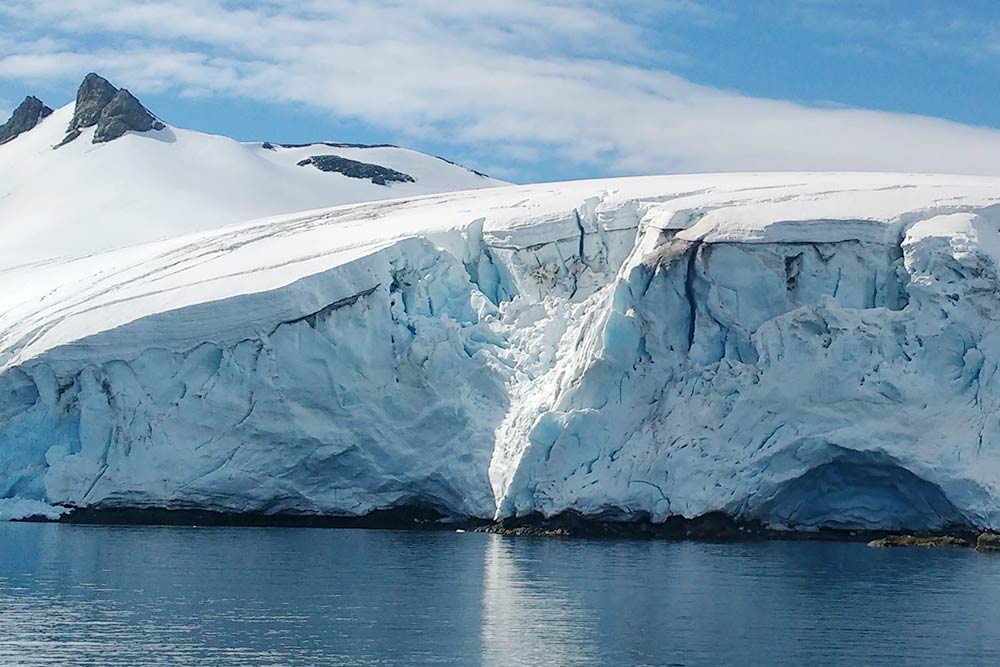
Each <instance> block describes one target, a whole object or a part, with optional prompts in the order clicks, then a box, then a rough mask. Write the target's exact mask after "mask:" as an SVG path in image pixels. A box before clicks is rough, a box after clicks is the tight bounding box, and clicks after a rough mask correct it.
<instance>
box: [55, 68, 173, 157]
mask: <svg viewBox="0 0 1000 667" xmlns="http://www.w3.org/2000/svg"><path fill="white" fill-rule="evenodd" d="M95 125H96V129H95V130H94V139H93V143H95V144H100V143H104V142H108V141H113V140H115V139H117V138H118V137H120V136H122V135H123V134H125V133H126V132H129V131H132V132H148V131H150V130H162V129H163V128H164V127H166V126H165V125H164V124H163V123H161V122H160V121H158V120H156V117H155V116H153V114H151V113H150V112H149V111H148V110H147V109H146V107H144V106H142V103H141V102H139V100H138V99H136V97H135V96H134V95H132V93H130V92H129V91H127V90H125V89H124V88H122V89H121V90H119V89H118V88H115V87H114V86H113V85H111V83H110V82H109V81H108V80H107V79H105V78H104V77H102V76H100V75H98V74H94V73H93V72H91V73H90V74H88V75H87V76H86V77H84V79H83V83H81V84H80V88H79V90H78V91H77V93H76V108H75V109H74V110H73V119H72V120H71V121H70V123H69V127H68V128H67V129H66V132H67V134H66V138H65V139H63V140H62V142H61V143H60V144H59V146H63V145H65V144H68V143H69V142H71V141H73V140H74V139H76V138H77V137H78V136H80V132H81V130H83V129H84V128H88V127H94V126H95ZM59 146H57V147H56V148H58V147H59Z"/></svg>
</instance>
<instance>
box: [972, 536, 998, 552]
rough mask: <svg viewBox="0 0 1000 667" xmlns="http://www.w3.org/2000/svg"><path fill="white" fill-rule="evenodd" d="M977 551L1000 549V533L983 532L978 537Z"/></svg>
mask: <svg viewBox="0 0 1000 667" xmlns="http://www.w3.org/2000/svg"><path fill="white" fill-rule="evenodd" d="M976 551H1000V533H991V532H985V533H983V534H981V535H980V536H979V537H978V538H977V539H976Z"/></svg>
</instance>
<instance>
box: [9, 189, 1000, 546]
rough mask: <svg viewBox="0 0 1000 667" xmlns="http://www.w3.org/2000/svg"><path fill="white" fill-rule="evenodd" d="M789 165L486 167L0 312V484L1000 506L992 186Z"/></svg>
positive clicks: (566, 504) (662, 508)
mask: <svg viewBox="0 0 1000 667" xmlns="http://www.w3.org/2000/svg"><path fill="white" fill-rule="evenodd" d="M706 178H707V177H706ZM719 178H720V177H716V179H719ZM722 178H725V177H722ZM775 178H777V177H775ZM801 178H804V177H801V176H797V177H796V179H801ZM859 178H860V177H859ZM901 178H902V177H901ZM785 179H786V180H784V181H780V182H779V183H778V185H775V184H773V183H767V184H764V185H760V184H756V185H757V187H753V188H737V187H735V185H734V186H732V187H730V188H729V189H726V188H718V187H716V188H715V189H713V188H712V187H703V188H695V187H686V188H685V187H681V186H680V185H677V184H673V183H671V184H670V185H671V187H670V188H664V187H663V186H662V185H661V191H659V192H656V193H655V194H648V193H645V192H643V193H640V194H637V195H632V194H629V193H628V192H625V193H624V194H621V193H619V192H617V190H616V189H613V188H606V187H598V186H597V185H596V184H595V185H590V186H589V188H590V190H591V191H587V192H577V191H575V190H574V191H570V192H569V193H568V194H567V193H566V192H561V193H559V196H560V197H562V198H561V199H559V201H558V202H557V203H556V204H553V205H552V206H550V207H549V208H546V206H545V204H544V197H539V199H541V200H542V203H541V204H538V205H537V206H538V207H539V208H540V209H541V210H537V211H533V210H530V209H531V206H532V204H531V202H532V199H531V197H530V196H529V197H527V198H523V197H522V194H523V192H522V193H509V194H507V195H503V194H497V192H502V191H494V193H493V194H491V195H489V196H490V197H493V198H494V199H495V200H496V202H498V203H495V205H494V203H489V202H487V203H486V204H484V205H483V206H480V207H477V206H475V205H470V202H469V201H464V202H463V204H462V211H461V216H460V217H459V218H457V220H459V222H458V223H456V224H453V225H452V224H449V225H443V226H441V225H439V226H436V227H431V228H426V229H422V230H420V231H419V233H409V232H408V233H406V234H402V235H400V237H399V238H396V239H392V240H389V241H386V242H380V243H379V244H378V245H377V247H372V248H371V250H370V251H366V252H364V253H360V254H358V255H356V256H352V257H351V258H350V259H348V260H346V261H343V262H335V263H332V264H331V265H329V266H324V267H321V268H320V270H316V267H313V266H312V265H310V268H309V269H308V270H307V271H303V273H304V274H305V275H302V276H301V277H297V278H296V279H295V280H292V281H290V282H288V281H285V282H284V284H281V285H277V286H274V287H273V288H272V289H266V290H259V291H258V290H249V291H247V292H246V293H241V294H238V295H234V296H231V297H229V298H226V299H223V300H218V299H215V300H211V299H210V300H205V301H204V302H203V303H194V304H184V305H181V306H180V307H176V308H173V309H170V308H163V309H153V311H151V312H148V313H146V314H144V315H143V316H142V317H138V318H136V319H133V320H131V321H126V322H123V323H120V324H118V323H116V324H115V325H114V326H110V327H108V328H106V329H102V328H101V327H99V326H97V327H92V329H93V331H90V332H89V333H88V334H87V335H79V336H78V337H76V338H72V337H70V338H71V340H69V341H68V342H60V343H59V344H53V345H50V346H48V347H46V346H44V345H42V344H41V343H40V342H39V341H43V340H45V336H51V337H55V338H54V339H55V340H58V341H62V340H63V339H64V338H65V337H66V334H65V333H62V334H59V335H61V336H63V338H59V337H58V336H56V333H57V332H58V331H60V329H59V327H62V330H65V329H66V328H68V327H70V326H71V324H72V323H73V322H76V321H84V320H83V319H81V318H88V317H91V314H89V311H87V312H86V313H85V312H84V310H83V309H82V306H81V307H79V308H78V310H76V311H72V312H71V311H70V309H69V308H68V307H63V308H62V310H59V309H57V310H56V314H55V315H53V316H51V317H49V318H48V319H47V320H45V323H44V324H39V325H36V326H35V328H33V329H32V330H31V331H30V335H27V334H25V332H24V331H22V330H18V331H16V332H13V330H10V331H7V332H0V340H4V339H5V340H8V341H12V342H9V343H7V355H6V362H5V363H6V365H5V367H4V369H5V370H4V371H3V373H2V374H0V498H4V499H7V501H8V502H11V503H13V502H15V501H17V502H22V503H23V502H29V503H47V504H50V505H56V506H58V505H68V506H93V507H115V506H126V507H137V506H138V507H169V508H206V509H214V510H221V511H237V512H265V513H276V512H294V513H327V514H340V515H345V514H346V515H359V514H364V513H367V512H370V511H372V510H375V509H382V508H391V507H400V506H407V505H421V506H427V507H432V508H435V509H438V510H439V511H441V512H443V513H446V514H452V515H458V516H475V517H494V516H496V517H505V516H513V515H525V514H528V513H532V512H541V513H543V514H546V515H552V514H556V513H559V512H562V511H567V510H572V511H576V512H580V513H583V514H587V515H600V516H603V517H610V518H618V519H622V520H630V519H638V518H647V517H648V518H651V519H653V520H663V519H666V518H667V517H669V516H671V515H678V514H680V515H685V516H689V517H690V516H695V515H698V514H702V513H705V512H709V511H714V510H722V511H725V512H727V513H729V514H731V515H734V516H738V517H742V518H757V519H761V520H762V521H764V522H766V523H768V524H770V525H773V526H778V527H788V528H793V529H800V530H810V529H815V528H818V527H821V526H830V527H840V528H944V527H949V526H956V525H976V526H991V527H1000V504H998V495H1000V458H998V453H1000V430H998V429H1000V414H998V412H997V406H996V400H995V399H994V396H997V395H998V393H997V387H996V385H995V382H996V379H995V378H996V373H997V367H998V364H1000V339H998V334H997V333H996V331H997V327H996V326H995V323H996V322H997V320H998V319H1000V313H998V306H1000V300H998V289H1000V282H998V276H997V258H998V256H1000V252H998V251H1000V233H998V229H1000V214H998V213H997V210H996V209H995V208H994V206H995V201H996V199H995V198H994V197H993V196H992V194H991V192H992V191H993V190H992V188H994V187H995V185H996V184H992V183H991V184H988V185H989V187H986V188H981V190H982V191H983V192H984V193H985V194H983V193H981V192H980V191H979V190H976V188H974V187H970V186H967V185H964V184H961V183H960V184H959V185H958V186H956V191H957V192H958V193H959V194H957V195H956V194H954V193H953V192H951V193H950V194H949V192H943V191H941V190H940V189H935V188H934V187H931V186H929V185H926V184H916V185H911V184H906V183H904V184H903V185H901V186H900V185H893V186H892V187H885V188H882V189H880V188H876V187H865V183H864V181H863V179H862V185H861V186H860V187H859V186H856V185H852V187H850V188H849V187H846V186H844V185H843V184H841V183H835V184H834V185H835V186H837V187H831V186H830V185H829V184H828V183H820V184H818V185H817V184H809V183H807V186H808V187H805V188H804V189H803V186H802V185H801V183H799V182H798V180H796V179H792V180H791V181H789V180H788V177H787V176H786V177H785ZM807 180H808V179H807ZM717 184H718V181H716V182H715V183H714V185H716V186H717ZM710 185H712V183H710ZM779 186H781V187H785V188H786V189H790V191H788V192H780V191H779V192H775V190H776V189H778V188H779ZM820 186H822V187H820ZM535 187H538V186H535ZM580 187H583V186H580ZM644 187H645V185H644ZM935 187H936V186H935ZM908 188H915V189H916V190H918V191H919V192H918V193H917V194H921V193H922V194H921V196H916V195H914V194H913V193H908V192H907V189H908ZM921 188H922V189H921ZM859 189H860V190H861V191H862V192H863V193H864V196H863V197H860V198H859V196H858V194H857V192H858V190H859ZM662 190H665V191H666V193H664V192H663V191H662ZM965 191H972V193H973V194H972V195H966V194H964V192H965ZM530 194H531V193H530V192H529V195H530ZM945 195H948V196H945ZM498 197H499V199H496V198H498ZM504 197H507V199H504ZM838 197H840V198H838ZM949 197H950V199H949ZM567 201H569V202H570V204H569V205H567V203H566V202H567ZM525 202H527V203H525ZM789 202H794V203H796V207H795V208H793V209H789V208H788V206H789ZM887 202H888V203H887ZM473 203H474V202H473ZM383 206H384V205H383ZM404 206H405V205H404ZM491 206H492V207H493V208H491ZM526 207H527V208H528V209H529V210H528V212H527V213H525V212H524V210H523V209H524V208H526ZM427 208H428V210H429V211H430V213H431V214H438V215H451V213H450V212H449V211H448V210H445V211H441V208H442V207H441V205H440V203H437V204H435V203H434V202H431V203H429V204H428V205H427ZM498 210H503V211H508V210H517V211H518V213H517V216H516V218H510V219H509V221H507V222H503V221H501V222H498V220H500V219H501V217H502V216H501V214H499V213H497V211H498ZM360 211H361V213H362V214H363V216H366V217H364V218H363V219H364V220H367V221H369V222H371V221H372V220H374V221H375V222H378V221H379V220H380V219H382V218H380V217H379V216H380V215H381V214H380V213H379V211H381V209H379V211H375V212H372V211H367V212H366V211H365V210H364V209H363V208H362V209H360ZM869 213H870V215H869ZM410 215H413V213H412V211H410ZM838 216H839V217H838ZM334 217H336V216H334ZM289 233H291V232H289ZM274 236H277V235H264V236H262V237H261V238H260V239H257V240H256V241H255V242H257V243H259V244H261V247H262V248H265V249H272V250H273V249H275V248H276V247H278V246H277V243H278V242H276V241H275V240H274ZM241 243H246V241H245V240H244V241H241ZM310 261H312V260H310ZM230 268H231V267H230ZM250 273H251V272H250V271H248V272H247V275H249V274H250ZM213 275H214V274H213ZM130 284H131V283H130ZM184 289H187V290H188V291H190V289H192V288H190V287H187V288H184ZM144 298H145V297H144ZM172 298H173V297H172ZM108 303H109V304H110V305H108V306H107V308H112V307H115V306H114V303H116V302H115V300H113V299H112V300H110V301H109V302H108ZM93 308H96V306H95V307H91V310H93ZM109 312H110V311H109ZM74 318H76V319H74ZM39 321H41V320H39ZM86 321H87V322H89V321H90V320H86ZM219 322H224V323H225V326H223V325H220V324H219ZM88 331H89V330H88ZM14 333H18V334H19V335H16V336H15V335H14ZM5 335H6V338H4V336H5ZM2 505H3V503H2V502H0V506H2Z"/></svg>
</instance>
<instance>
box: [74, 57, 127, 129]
mask: <svg viewBox="0 0 1000 667" xmlns="http://www.w3.org/2000/svg"><path fill="white" fill-rule="evenodd" d="M117 92H118V89H117V88H115V87H114V86H112V85H111V82H110V81H108V80H107V79H105V78H104V77H102V76H100V75H98V74H94V73H93V72H91V73H90V74H88V75H87V76H85V77H84V79H83V83H81V84H80V88H79V89H78V90H77V91H76V107H75V108H74V109H73V119H72V120H70V122H69V127H68V128H67V129H66V131H67V132H69V133H73V132H74V131H78V130H82V129H84V128H86V127H93V126H94V125H97V121H98V120H99V119H100V117H101V112H102V111H104V107H106V106H108V104H109V103H110V102H111V99H112V98H113V97H114V96H115V93H117Z"/></svg>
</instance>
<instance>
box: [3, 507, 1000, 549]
mask: <svg viewBox="0 0 1000 667" xmlns="http://www.w3.org/2000/svg"><path fill="white" fill-rule="evenodd" d="M14 522H18V523H61V524H71V525H105V526H192V527H194V526H197V527H202V526H206V527H242V528H327V529H330V528H357V529H368V530H414V531H428V532H441V531H450V532H451V531H464V532H478V533H486V534H492V535H503V536H507V537H563V538H588V539H663V540H674V541H699V542H761V541H814V542H815V541H821V542H862V543H868V544H870V545H871V546H882V547H901V546H910V547H915V546H919V547H931V546H952V547H962V546H966V547H975V546H976V543H977V539H978V538H979V536H981V535H982V534H984V533H985V534H988V533H989V531H987V530H985V529H977V528H974V527H970V526H955V527H953V528H951V529H942V530H908V529H899V530H888V529H885V530H883V529H848V528H832V527H825V528H820V529H817V530H789V529H775V528H770V527H768V526H766V525H764V524H762V523H761V522H760V521H757V520H741V519H736V518H734V517H731V516H729V515H727V514H725V513H723V512H709V513H707V514H702V515H700V516H697V517H694V518H690V519H688V518H686V517H682V516H672V517H668V518H667V519H666V520H665V521H662V522H653V521H650V520H648V519H638V520H620V519H610V518H607V517H600V516H587V515H582V514H578V513H576V512H563V513H560V514H558V515H555V516H552V517H544V516H542V515H541V514H537V513H534V514H529V515H526V516H523V517H515V518H505V519H501V520H499V521H494V520H492V519H480V518H474V517H450V516H447V515H445V514H442V513H441V512H439V511H437V510H435V509H432V508H427V507H401V508H394V509H386V510H375V511H373V512H370V513H368V514H365V515H361V516H336V515H321V514H290V513H283V514H265V513H260V512H222V511H216V510H202V509H186V508H176V509H165V508H141V507H120V508H80V507H76V508H71V509H70V511H69V512H67V513H66V514H64V515H62V516H61V517H59V518H57V519H52V518H48V517H44V516H31V517H25V518H22V519H15V520H14Z"/></svg>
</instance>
